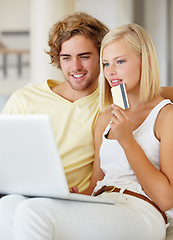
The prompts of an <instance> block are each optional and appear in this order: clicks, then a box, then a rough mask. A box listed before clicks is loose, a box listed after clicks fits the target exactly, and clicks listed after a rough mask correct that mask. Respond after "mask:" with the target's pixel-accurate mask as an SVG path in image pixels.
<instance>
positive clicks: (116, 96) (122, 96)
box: [111, 83, 129, 109]
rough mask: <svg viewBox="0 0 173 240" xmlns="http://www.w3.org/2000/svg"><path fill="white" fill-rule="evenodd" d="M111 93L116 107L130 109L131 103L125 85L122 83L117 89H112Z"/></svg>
mask: <svg viewBox="0 0 173 240" xmlns="http://www.w3.org/2000/svg"><path fill="white" fill-rule="evenodd" d="M111 92H112V97H113V102H114V104H115V105H117V106H119V107H121V108H122V109H127V108H129V102H128V98H127V93H126V88H125V85H124V83H121V84H119V85H118V86H116V87H112V88H111Z"/></svg>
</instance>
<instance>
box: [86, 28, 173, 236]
mask: <svg viewBox="0 0 173 240" xmlns="http://www.w3.org/2000/svg"><path fill="white" fill-rule="evenodd" d="M121 83H124V84H125V86H126V91H127V95H128V101H129V105H130V107H129V108H128V109H126V110H123V109H122V108H120V107H118V106H116V105H112V95H111V88H112V87H116V86H117V85H119V84H121ZM100 87H101V91H100V96H101V98H100V99H101V101H100V103H101V110H102V111H103V113H102V114H101V115H100V117H99V120H98V124H97V128H96V138H97V139H100V136H99V134H100V132H101V131H100V129H103V128H104V127H105V124H106V125H107V124H108V126H107V127H106V130H105V131H104V134H103V142H102V144H101V148H100V160H99V157H98V153H97V150H98V149H99V144H100V142H99V141H100V140H99V141H97V142H98V145H96V159H95V163H94V170H93V175H92V181H91V184H90V187H89V189H92V188H93V187H94V185H95V183H96V181H97V180H98V173H99V176H100V177H99V178H100V179H102V178H103V177H104V178H103V179H102V180H101V181H98V182H97V185H96V187H95V189H94V195H95V196H96V195H100V194H101V196H102V197H104V195H105V197H108V195H109V197H110V195H111V197H115V198H117V204H115V206H114V207H112V213H110V214H114V218H116V219H119V224H118V223H115V224H114V227H113V229H114V234H115V235H114V236H115V239H121V240H122V239H127V236H128V239H146V240H147V239H153V240H154V239H155V240H156V239H165V229H166V227H167V226H168V224H167V222H168V218H171V217H173V211H172V210H170V209H171V208H172V207H173V174H172V172H173V161H172V159H173V145H172V142H173V126H172V122H173V106H172V104H171V102H170V101H169V100H165V99H163V98H162V97H161V95H160V91H161V90H160V76H159V67H158V62H157V57H156V53H155V49H154V46H153V44H152V41H151V39H150V37H149V35H148V34H147V32H146V31H145V30H144V29H143V28H142V27H140V26H138V25H137V24H129V25H124V26H122V27H119V28H117V29H115V30H112V31H111V32H109V33H108V34H107V35H106V36H105V37H104V39H103V42H102V48H101V83H100ZM111 107H112V108H111ZM109 122H110V123H109ZM99 165H100V166H101V169H100V170H98V169H99ZM95 172H96V173H97V174H95ZM89 189H88V190H87V191H91V190H89ZM87 191H85V193H86V192H87ZM107 191H110V192H111V193H110V192H109V193H107ZM148 203H149V204H148ZM116 207H117V209H116ZM168 210H170V211H168ZM164 212H167V216H165V215H166V214H164ZM158 213H159V214H158ZM103 215H104V213H103ZM128 221H129V224H128ZM120 225H121V226H120ZM127 226H128V227H127ZM147 228H148V230H147ZM123 229H124V231H127V233H124V232H123ZM111 239H113V238H111Z"/></svg>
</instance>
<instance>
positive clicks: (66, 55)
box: [2, 13, 173, 191]
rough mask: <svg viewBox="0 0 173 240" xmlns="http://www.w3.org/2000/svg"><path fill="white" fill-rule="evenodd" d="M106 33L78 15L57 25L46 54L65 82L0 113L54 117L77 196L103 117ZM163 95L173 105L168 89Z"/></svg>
mask: <svg viewBox="0 0 173 240" xmlns="http://www.w3.org/2000/svg"><path fill="white" fill-rule="evenodd" d="M108 31H109V30H108V28H107V27H106V26H105V25H104V24H103V23H101V22H100V21H98V20H97V19H95V18H93V17H91V16H90V15H88V14H86V13H75V14H72V15H69V16H67V17H65V18H64V19H63V20H62V21H59V22H57V23H55V24H54V25H53V26H52V28H51V29H50V32H49V42H48V43H49V47H50V50H49V51H47V54H49V55H50V58H51V63H52V64H54V65H56V66H57V67H58V68H60V69H61V70H62V73H63V75H64V78H65V80H66V81H65V82H58V81H54V80H47V81H46V82H43V83H41V84H37V85H34V86H30V87H26V88H23V89H20V90H18V91H16V92H15V93H14V94H13V95H12V96H11V98H10V99H9V101H8V102H7V104H6V106H5V107H4V109H3V110H2V114H36V113H37V114H40V113H45V114H48V115H49V116H50V119H51V123H52V127H53V130H54V133H55V137H56V142H57V145H58V147H59V152H60V155H61V158H62V163H63V166H64V170H65V174H66V177H67V181H68V184H69V188H71V187H73V186H77V187H78V188H79V191H83V190H84V189H85V188H87V186H88V185H89V181H90V177H91V171H92V163H93V158H94V144H93V131H94V126H95V122H96V120H97V116H98V112H99V110H98V77H99V72H100V67H99V66H100V64H99V51H100V44H101V41H102V38H103V37H104V35H105V34H106V33H107V32H108ZM171 90H172V89H171ZM163 95H164V97H167V98H170V97H171V98H172V100H173V94H171V91H170V89H169V88H165V89H164V91H163ZM76 176H77V177H76Z"/></svg>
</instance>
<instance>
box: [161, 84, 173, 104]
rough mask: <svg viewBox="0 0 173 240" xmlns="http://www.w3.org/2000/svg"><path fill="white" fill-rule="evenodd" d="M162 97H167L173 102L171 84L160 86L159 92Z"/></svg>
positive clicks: (172, 87)
mask: <svg viewBox="0 0 173 240" xmlns="http://www.w3.org/2000/svg"><path fill="white" fill-rule="evenodd" d="M161 95H162V97H164V98H168V99H170V100H171V102H173V86H171V87H162V92H161Z"/></svg>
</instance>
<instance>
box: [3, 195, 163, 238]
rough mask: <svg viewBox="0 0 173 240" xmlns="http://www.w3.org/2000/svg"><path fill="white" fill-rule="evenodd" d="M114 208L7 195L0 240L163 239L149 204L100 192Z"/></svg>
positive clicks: (157, 217) (156, 215) (157, 216)
mask: <svg viewBox="0 0 173 240" xmlns="http://www.w3.org/2000/svg"><path fill="white" fill-rule="evenodd" d="M107 196H109V197H110V196H111V197H113V198H116V199H117V202H116V204H115V205H109V204H98V203H84V202H77V201H68V200H55V199H48V198H25V197H22V196H19V195H9V196H6V197H3V198H1V199H0V239H1V240H116V239H117V240H127V239H128V240H139V239H140V240H164V239H165V234H166V225H165V222H164V220H163V217H162V216H161V214H160V213H159V212H158V211H157V210H156V209H155V208H154V207H153V206H152V205H150V204H149V203H147V202H145V201H143V200H141V199H138V198H135V197H132V196H129V195H126V194H121V193H103V194H102V197H107Z"/></svg>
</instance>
